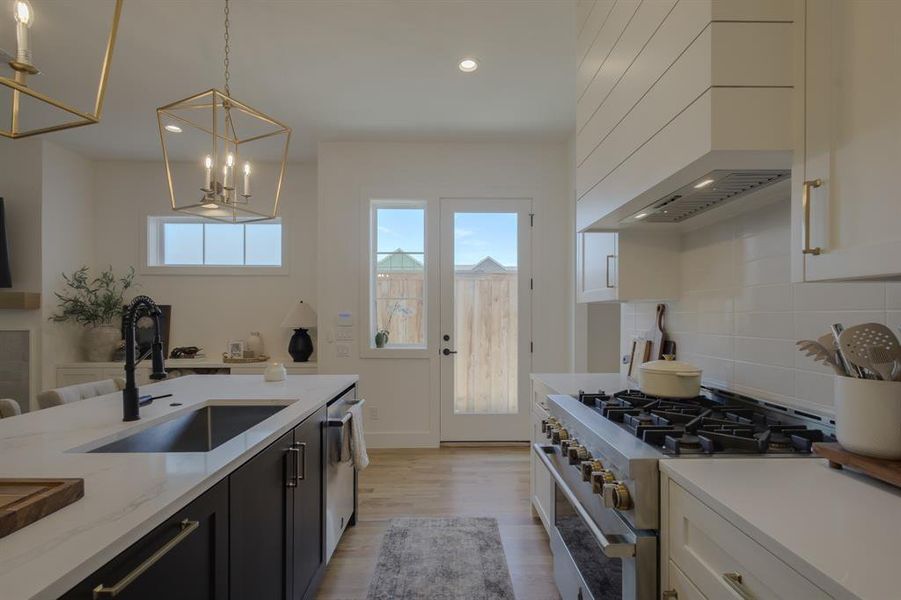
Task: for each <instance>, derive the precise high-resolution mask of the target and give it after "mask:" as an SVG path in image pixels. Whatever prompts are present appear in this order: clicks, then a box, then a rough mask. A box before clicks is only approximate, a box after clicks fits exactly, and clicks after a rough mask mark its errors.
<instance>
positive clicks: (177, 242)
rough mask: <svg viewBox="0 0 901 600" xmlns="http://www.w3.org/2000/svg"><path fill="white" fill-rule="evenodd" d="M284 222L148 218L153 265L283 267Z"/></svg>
mask: <svg viewBox="0 0 901 600" xmlns="http://www.w3.org/2000/svg"><path fill="white" fill-rule="evenodd" d="M282 256H283V251H282V223H281V219H273V220H272V221H266V222H263V223H246V224H244V223H235V224H232V223H216V222H212V221H206V220H204V219H201V218H198V217H148V219H147V264H148V266H151V267H200V266H209V267H247V268H256V267H281V266H282V262H283V261H282Z"/></svg>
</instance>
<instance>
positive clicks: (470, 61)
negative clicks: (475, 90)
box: [457, 58, 479, 73]
mask: <svg viewBox="0 0 901 600" xmlns="http://www.w3.org/2000/svg"><path fill="white" fill-rule="evenodd" d="M457 66H458V67H459V68H460V70H461V71H463V72H464V73H472V72H473V71H475V70H476V69H478V68H479V61H477V60H476V59H474V58H464V59H463V60H461V61H460V64H459V65H457Z"/></svg>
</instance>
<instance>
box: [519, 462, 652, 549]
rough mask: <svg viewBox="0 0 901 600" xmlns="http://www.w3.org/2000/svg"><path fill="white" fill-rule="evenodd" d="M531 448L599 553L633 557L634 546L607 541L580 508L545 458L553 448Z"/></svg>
mask: <svg viewBox="0 0 901 600" xmlns="http://www.w3.org/2000/svg"><path fill="white" fill-rule="evenodd" d="M532 448H533V449H534V450H535V453H536V454H537V455H538V458H539V459H540V460H541V462H542V463H544V466H545V468H546V469H547V470H548V471H550V473H551V475H553V477H554V481H556V482H557V487H558V488H560V491H561V492H563V495H564V496H566V499H567V500H568V501H569V503H570V505H572V507H573V509H574V510H575V511H576V512H577V513H578V515H579V517H581V519H582V521H584V522H585V526H586V527H588V530H589V531H591V535H593V536H594V539H595V540H597V543H598V545H599V546H600V547H601V552H603V553H604V556H606V557H607V558H631V557H633V556H635V544H629V543H623V542H611V541H610V540H609V539H607V536H606V535H604V532H603V531H601V530H600V529H599V528H598V526H597V525H596V524H595V522H594V519H592V518H591V515H589V514H588V511H586V510H585V508H584V507H583V506H582V504H581V503H580V502H579V499H578V498H576V495H575V494H573V492H572V490H571V489H569V486H568V485H567V484H566V481H564V479H563V477H561V476H560V474H559V473H558V472H557V469H556V467H554V464H553V463H552V462H551V459H549V458H548V457H547V455H548V454H551V453H553V452H554V447H553V446H542V445H541V444H532Z"/></svg>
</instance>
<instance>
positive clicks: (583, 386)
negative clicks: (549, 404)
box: [532, 373, 635, 398]
mask: <svg viewBox="0 0 901 600" xmlns="http://www.w3.org/2000/svg"><path fill="white" fill-rule="evenodd" d="M532 379H534V380H535V381H538V382H540V383H542V384H544V385H545V386H547V387H548V388H550V389H551V390H553V391H554V392H556V393H558V394H565V395H567V396H572V397H574V398H575V397H577V396H578V395H579V390H582V391H584V392H597V391H598V390H604V391H605V392H607V393H608V394H612V393H613V392H619V391H621V390H625V389H628V388H630V387H635V384H634V382H630V381H629V379H628V378H627V377H626V376H625V375H620V374H619V373H532Z"/></svg>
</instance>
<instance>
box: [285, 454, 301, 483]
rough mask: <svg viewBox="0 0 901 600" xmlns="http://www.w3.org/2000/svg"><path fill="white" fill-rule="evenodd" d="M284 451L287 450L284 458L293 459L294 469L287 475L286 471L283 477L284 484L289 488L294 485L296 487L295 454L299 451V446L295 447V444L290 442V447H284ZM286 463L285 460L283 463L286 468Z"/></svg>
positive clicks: (296, 460)
mask: <svg viewBox="0 0 901 600" xmlns="http://www.w3.org/2000/svg"><path fill="white" fill-rule="evenodd" d="M286 451H287V452H288V457H287V459H286V460H288V459H290V460H293V461H294V469H293V471H294V474H293V475H288V474H287V473H286V476H285V479H286V480H287V481H286V482H285V486H286V487H289V488H294V487H297V462H298V459H297V455H298V454H299V453H300V448H298V447H297V444H291V447H290V448H286ZM287 464H288V463H287V462H286V463H285V469H286V470H287V468H288V467H287Z"/></svg>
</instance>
